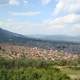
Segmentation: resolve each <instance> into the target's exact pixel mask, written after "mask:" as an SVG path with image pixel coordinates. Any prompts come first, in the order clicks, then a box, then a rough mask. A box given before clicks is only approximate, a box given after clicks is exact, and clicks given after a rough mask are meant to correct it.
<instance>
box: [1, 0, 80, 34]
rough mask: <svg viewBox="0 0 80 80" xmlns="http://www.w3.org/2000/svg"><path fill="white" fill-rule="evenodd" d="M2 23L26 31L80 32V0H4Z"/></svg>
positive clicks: (27, 32)
mask: <svg viewBox="0 0 80 80" xmlns="http://www.w3.org/2000/svg"><path fill="white" fill-rule="evenodd" d="M0 27H2V28H5V29H7V30H10V31H12V32H17V33H22V34H25V35H27V34H28V35H29V34H44V35H45V34H46V35H53V34H59V35H60V34H65V35H80V0H0Z"/></svg>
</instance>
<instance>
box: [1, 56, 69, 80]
mask: <svg viewBox="0 0 80 80" xmlns="http://www.w3.org/2000/svg"><path fill="white" fill-rule="evenodd" d="M0 80H70V78H69V77H68V76H67V75H66V74H65V73H63V72H61V71H60V69H58V68H55V67H53V65H52V63H50V62H47V61H36V60H28V59H19V60H9V59H4V58H0Z"/></svg>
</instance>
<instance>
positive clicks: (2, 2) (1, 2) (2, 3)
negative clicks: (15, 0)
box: [0, 0, 9, 5]
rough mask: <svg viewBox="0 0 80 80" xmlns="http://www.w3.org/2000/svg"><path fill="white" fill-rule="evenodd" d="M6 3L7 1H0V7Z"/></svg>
mask: <svg viewBox="0 0 80 80" xmlns="http://www.w3.org/2000/svg"><path fill="white" fill-rule="evenodd" d="M8 2H9V0H0V5H4V4H7V3H8Z"/></svg>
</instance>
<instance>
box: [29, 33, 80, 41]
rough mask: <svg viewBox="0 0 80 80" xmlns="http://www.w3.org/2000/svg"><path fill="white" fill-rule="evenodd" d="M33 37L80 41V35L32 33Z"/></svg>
mask: <svg viewBox="0 0 80 80" xmlns="http://www.w3.org/2000/svg"><path fill="white" fill-rule="evenodd" d="M30 37H32V38H36V39H41V40H49V41H65V42H80V36H67V35H30Z"/></svg>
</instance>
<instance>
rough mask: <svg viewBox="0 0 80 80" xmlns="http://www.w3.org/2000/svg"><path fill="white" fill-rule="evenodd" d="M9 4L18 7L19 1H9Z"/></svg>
mask: <svg viewBox="0 0 80 80" xmlns="http://www.w3.org/2000/svg"><path fill="white" fill-rule="evenodd" d="M9 4H10V5H19V1H18V0H9Z"/></svg>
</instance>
